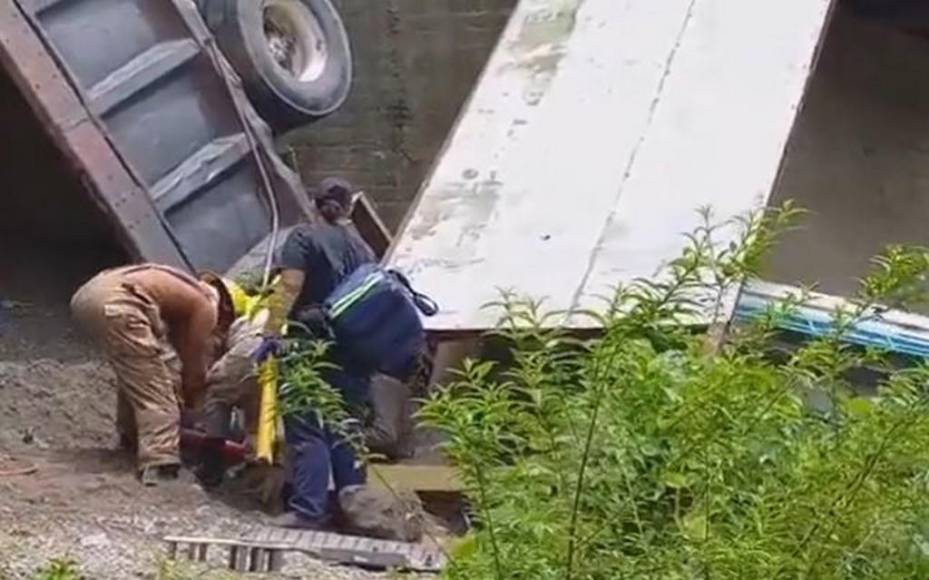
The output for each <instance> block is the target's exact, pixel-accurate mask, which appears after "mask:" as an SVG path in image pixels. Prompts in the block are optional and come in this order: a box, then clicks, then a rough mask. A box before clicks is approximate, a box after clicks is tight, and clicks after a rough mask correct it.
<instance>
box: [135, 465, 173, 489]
mask: <svg viewBox="0 0 929 580" xmlns="http://www.w3.org/2000/svg"><path fill="white" fill-rule="evenodd" d="M180 471H181V466H180V465H177V464H173V465H153V466H151V467H146V468H145V469H143V470H142V471H140V472H139V481H141V482H142V485H144V486H145V487H154V486H156V485H159V484H162V483H167V482H169V481H175V480H177V477H178V475H179V474H180Z"/></svg>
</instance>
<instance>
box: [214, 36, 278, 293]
mask: <svg viewBox="0 0 929 580" xmlns="http://www.w3.org/2000/svg"><path fill="white" fill-rule="evenodd" d="M204 44H205V48H206V50H207V52H208V54H209V55H210V58H211V59H212V61H213V63H214V65H215V66H216V68H217V70H219V74H220V76H222V77H223V82H224V83H225V84H226V90H227V91H228V92H229V97H230V98H231V99H232V104H233V106H234V107H235V111H236V115H237V116H238V118H239V123H240V124H241V125H242V128H243V129H244V133H245V138H246V140H247V141H248V147H249V149H250V150H251V152H252V156H253V158H254V159H255V164H256V165H257V166H258V174H259V176H260V178H261V182H262V183H261V184H262V189H263V190H264V193H265V195H266V196H267V202H268V208H269V210H270V212H271V237H270V240H269V242H268V248H267V251H266V253H265V259H264V266H263V268H262V276H261V286H262V291H265V290H267V289H268V286H269V285H270V284H271V267H272V265H273V262H274V249H275V248H276V247H277V239H278V236H279V235H280V229H281V214H280V208H279V206H278V203H277V196H276V195H275V193H274V186H273V185H272V184H271V177H270V175H269V173H268V168H267V166H266V165H265V160H264V158H263V157H262V155H261V151H260V150H259V149H258V140H257V138H256V137H255V134H254V129H253V127H252V126H251V124H250V123H249V122H248V119H247V117H246V115H245V111H243V110H242V106H241V103H239V100H238V98H236V89H235V87H234V86H233V83H232V79H231V78H230V77H229V71H228V70H227V68H226V65H225V63H224V61H223V57H222V54H221V53H220V51H219V49H218V48H217V46H216V41H215V39H214V38H213V37H212V36H210V37H208V39H207V40H206V42H205V43H204Z"/></svg>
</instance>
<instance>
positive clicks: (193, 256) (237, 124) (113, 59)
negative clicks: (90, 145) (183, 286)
mask: <svg viewBox="0 0 929 580" xmlns="http://www.w3.org/2000/svg"><path fill="white" fill-rule="evenodd" d="M3 1H4V2H10V0H3ZM17 1H18V3H19V5H20V6H21V8H22V10H23V12H24V13H25V14H26V15H27V16H28V18H29V20H30V22H31V24H32V25H33V26H34V28H35V30H36V32H37V33H38V34H39V36H40V37H41V38H42V39H43V40H44V42H45V43H46V45H47V49H48V51H49V52H50V53H51V54H52V55H54V57H55V58H56V60H57V61H58V65H59V66H60V67H61V69H62V72H63V73H64V74H65V75H66V76H67V77H68V79H69V80H70V82H71V85H72V87H73V89H74V90H75V92H76V97H77V100H79V101H80V103H81V105H82V106H83V107H84V108H85V109H86V111H85V112H84V116H85V117H86V119H87V120H88V122H90V123H91V124H92V125H93V126H94V128H95V130H97V131H98V132H99V134H100V136H101V137H102V138H103V139H105V140H106V142H107V143H108V145H109V147H111V153H113V155H112V157H115V158H118V160H119V163H120V164H121V165H122V168H120V169H121V170H123V171H124V172H125V173H126V174H128V175H129V176H130V177H131V179H132V181H134V182H135V187H133V188H131V189H130V190H128V191H116V192H113V193H110V192H109V189H108V188H106V187H105V188H104V189H103V190H102V191H100V190H98V193H100V194H101V197H102V198H103V202H104V204H105V205H107V207H108V209H109V210H110V212H111V215H113V216H114V217H115V218H116V220H117V221H118V222H119V224H120V225H121V227H122V228H123V229H124V231H125V233H126V236H127V237H128V238H129V240H130V241H131V243H132V245H134V246H135V248H136V249H137V250H138V252H139V253H140V254H141V256H140V257H142V258H146V259H163V256H164V254H166V252H159V253H156V254H152V253H150V252H148V251H147V250H146V248H148V247H149V246H150V245H151V244H150V243H149V242H148V239H147V236H150V235H151V233H149V232H143V231H140V230H138V229H136V228H135V224H136V223H137V222H139V221H140V220H145V222H146V223H151V222H154V223H157V224H158V225H160V227H161V230H162V232H160V233H159V234H158V235H159V236H160V237H161V238H167V239H168V240H170V241H171V243H172V244H173V245H174V246H175V256H174V257H173V259H170V260H167V261H169V262H170V263H178V262H182V263H183V264H184V265H189V266H192V267H193V268H196V269H212V270H218V271H225V270H227V269H228V268H230V267H231V266H232V265H233V264H235V263H236V261H237V260H238V259H239V258H241V257H242V256H243V255H246V254H247V253H248V252H249V251H250V250H251V249H252V248H253V247H254V246H255V245H256V244H258V243H259V242H261V241H262V240H263V239H264V238H265V237H267V235H268V233H269V230H270V223H271V219H270V209H269V204H268V202H267V199H266V197H265V196H266V194H265V192H264V191H263V188H262V186H261V185H260V183H261V182H260V180H259V177H258V167H257V164H256V163H255V160H254V157H253V155H252V152H251V149H250V147H249V139H248V138H247V136H246V134H245V129H246V128H245V127H244V126H243V123H242V122H241V119H240V113H239V110H241V111H243V112H244V114H245V116H246V117H247V118H248V119H249V121H248V122H249V125H250V130H251V131H252V134H253V135H254V137H255V142H256V143H257V146H258V148H259V150H260V151H261V152H262V153H261V154H262V156H263V158H264V159H266V161H267V165H268V166H269V167H270V173H271V178H272V180H273V181H274V185H275V186H276V187H275V189H276V192H277V193H278V198H279V201H280V205H281V210H282V216H283V220H282V221H283V223H284V224H285V225H286V224H289V223H291V224H292V223H294V222H295V221H297V220H299V219H300V218H301V217H302V216H303V215H305V212H306V211H307V206H306V203H305V201H304V200H303V196H302V192H300V189H301V188H300V185H299V180H298V179H297V178H296V176H295V174H293V172H291V171H290V170H289V169H288V168H286V166H284V164H283V163H282V162H281V161H280V159H278V158H277V156H276V155H275V153H274V151H273V147H272V145H271V142H270V132H269V131H268V130H267V127H266V126H265V125H264V124H263V122H261V121H260V120H259V119H258V117H257V116H256V115H255V114H254V111H253V110H251V107H250V105H249V104H248V102H247V101H246V99H245V97H244V94H242V93H241V90H240V89H234V90H232V91H230V88H229V86H228V85H227V82H226V80H224V79H223V77H222V75H220V74H219V66H220V65H218V64H217V63H216V62H215V61H214V59H213V58H212V56H211V55H210V53H209V51H208V50H207V49H206V46H207V43H209V42H210V40H209V32H208V31H207V29H206V26H205V25H204V24H203V22H202V20H201V18H200V16H199V14H198V13H197V11H196V8H195V6H194V4H193V3H192V2H191V1H190V0H17ZM23 58H25V56H24V55H14V56H13V59H14V60H15V61H18V60H20V59H23ZM17 64H19V63H18V62H17ZM31 89H34V92H35V93H41V92H47V91H48V90H49V88H48V87H31ZM27 92H33V91H27ZM32 102H33V103H36V99H35V98H34V97H33V99H32ZM237 105H238V109H239V110H237ZM58 130H60V128H58V127H53V131H52V132H53V133H54V132H56V131H58ZM75 153H76V155H77V157H78V163H79V165H83V164H86V163H87V161H86V158H87V157H88V156H89V155H90V154H91V153H92V152H90V151H80V150H78V151H76V152H75ZM115 170H116V169H114V171H115ZM139 198H141V199H139ZM127 199H132V200H133V203H132V204H131V205H129V204H126V203H124V200H127Z"/></svg>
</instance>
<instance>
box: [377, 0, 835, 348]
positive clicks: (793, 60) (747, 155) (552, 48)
mask: <svg viewBox="0 0 929 580" xmlns="http://www.w3.org/2000/svg"><path fill="white" fill-rule="evenodd" d="M831 2H832V0H776V1H774V0H521V2H520V3H519V5H518V6H517V8H516V11H515V12H514V15H513V17H512V19H511V21H510V23H509V25H508V27H507V29H506V30H505V32H504V33H503V36H502V38H501V41H500V43H499V45H498V47H497V49H496V51H495V52H494V54H493V56H492V57H491V60H490V62H489V63H488V66H487V68H486V70H485V72H484V75H483V77H482V78H481V80H480V81H479V84H478V86H477V87H476V90H475V92H474V94H473V95H472V98H471V100H470V102H469V103H468V104H467V105H466V107H465V109H464V111H463V114H462V116H461V118H460V120H459V123H458V124H457V126H456V128H455V129H454V131H453V133H452V135H451V137H450V139H449V141H448V142H447V143H446V147H445V149H444V151H443V153H442V154H441V155H440V157H439V160H438V162H437V164H436V166H435V168H434V170H433V173H432V175H431V176H430V178H429V179H428V180H427V182H426V183H425V185H424V188H423V191H422V192H421V195H420V198H419V200H418V202H417V204H416V206H415V208H414V210H413V212H412V215H411V218H410V219H409V220H408V222H407V223H406V224H405V226H404V228H403V230H402V232H401V234H400V236H399V237H398V240H397V242H396V244H395V246H394V248H393V251H392V253H391V256H390V262H391V265H392V266H394V267H397V268H399V269H401V270H403V271H405V272H407V273H408V274H410V275H411V276H412V277H413V278H414V280H415V283H416V285H417V287H418V289H420V290H422V291H424V292H426V293H428V294H430V295H431V296H433V297H434V298H435V299H436V300H437V301H438V302H439V303H440V305H441V306H442V309H443V310H442V312H441V314H439V315H438V316H437V317H435V318H433V319H431V320H430V321H428V324H429V326H430V328H432V329H433V330H481V329H486V328H490V327H493V326H494V324H495V323H496V322H497V318H498V316H499V313H497V312H494V311H492V310H488V309H486V308H484V305H485V304H487V303H488V302H491V301H494V300H496V299H498V298H499V293H500V290H501V289H508V290H513V291H516V292H517V293H520V294H523V295H526V296H533V297H536V298H542V297H544V298H545V299H546V300H547V302H546V304H547V306H548V307H549V308H551V309H557V310H569V311H570V310H572V309H577V308H587V307H591V306H596V305H597V304H598V302H597V301H596V300H595V299H594V297H596V296H598V295H603V294H607V293H609V291H610V288H611V287H613V286H615V285H616V284H617V283H619V282H627V281H630V280H632V279H634V278H636V277H640V276H652V275H654V274H655V272H656V271H657V270H658V269H659V267H660V266H661V265H662V264H663V263H665V262H666V261H667V260H669V259H671V258H673V257H675V256H676V255H677V254H678V253H679V252H680V250H681V248H682V247H683V243H684V240H683V237H682V234H683V233H685V232H688V231H690V230H691V229H692V228H693V227H694V226H695V225H696V224H697V222H698V217H697V214H696V211H695V210H696V208H697V207H699V206H706V205H709V206H712V207H713V208H714V209H715V211H716V212H717V213H718V214H719V215H730V214H734V213H740V212H744V211H747V210H749V209H751V208H755V207H758V206H760V205H763V204H764V203H765V201H766V199H767V196H768V194H769V192H770V191H771V189H772V186H773V183H774V181H775V179H776V176H777V172H778V167H779V165H780V161H781V157H782V155H783V150H784V147H785V144H786V141H787V139H788V137H789V134H790V130H791V127H792V125H793V121H794V117H795V115H796V112H797V109H798V107H799V104H800V102H801V99H802V96H803V91H804V87H805V84H806V79H807V77H808V76H809V73H810V68H811V66H812V62H813V60H814V57H815V53H816V51H817V48H818V45H819V42H820V38H821V35H822V29H823V27H824V25H825V22H826V20H827V17H828V13H829V9H830V5H831Z"/></svg>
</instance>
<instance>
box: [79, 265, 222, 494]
mask: <svg viewBox="0 0 929 580" xmlns="http://www.w3.org/2000/svg"><path fill="white" fill-rule="evenodd" d="M71 311H72V313H73V315H74V317H75V318H76V319H77V321H78V322H79V324H80V325H81V326H82V327H84V329H85V330H86V331H87V332H89V333H90V334H91V335H92V336H93V337H94V338H95V339H96V341H97V342H98V343H99V344H100V346H101V347H102V348H103V351H104V354H105V355H106V357H107V359H108V361H109V363H110V364H111V365H112V367H113V370H114V371H115V373H116V378H117V388H118V389H119V391H118V392H119V396H120V400H121V401H122V402H123V403H124V404H125V406H124V408H123V409H122V411H121V412H119V413H118V414H119V418H118V421H119V422H118V425H117V428H118V429H119V430H120V431H121V433H120V434H121V436H122V437H123V438H129V439H134V441H135V443H136V447H137V451H136V458H137V468H138V475H139V478H140V480H141V481H142V483H143V484H145V485H157V484H158V483H159V482H161V481H167V480H172V479H176V478H177V475H178V472H179V470H180V466H181V460H180V449H179V447H180V422H181V407H182V404H183V406H186V407H187V408H189V409H199V408H200V407H201V406H202V402H203V401H202V399H203V391H204V384H205V379H206V371H207V368H208V365H209V363H210V358H211V356H212V353H211V349H212V348H214V346H215V345H216V343H217V340H218V338H217V337H219V336H221V334H222V333H223V332H224V331H225V328H224V327H227V326H228V324H229V318H231V317H230V316H229V313H230V312H231V300H230V298H229V297H228V295H223V293H221V292H219V291H218V290H217V289H216V288H215V287H214V286H211V285H209V284H207V283H204V282H200V281H198V280H197V279H195V278H193V277H191V276H190V275H188V274H186V273H184V272H182V271H180V270H177V269H174V268H170V267H168V266H162V265H158V264H141V265H135V266H124V267H121V268H115V269H111V270H106V271H104V272H101V273H100V274H98V275H96V276H95V277H94V278H92V279H91V280H90V281H89V282H87V283H86V284H84V285H83V286H82V287H81V288H80V289H79V290H78V291H77V293H75V295H74V297H73V298H72V300H71ZM165 343H167V344H165ZM170 349H173V350H174V351H175V352H176V353H177V358H178V360H179V362H180V365H181V369H180V392H177V391H178V389H177V386H176V384H177V383H176V381H174V380H173V379H172V373H171V371H170V369H169V366H168V364H166V358H167V356H166V354H167V353H168V352H169V350H170ZM127 409H128V410H129V413H128V414H127V413H126V412H125V411H126V410H127Z"/></svg>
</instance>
